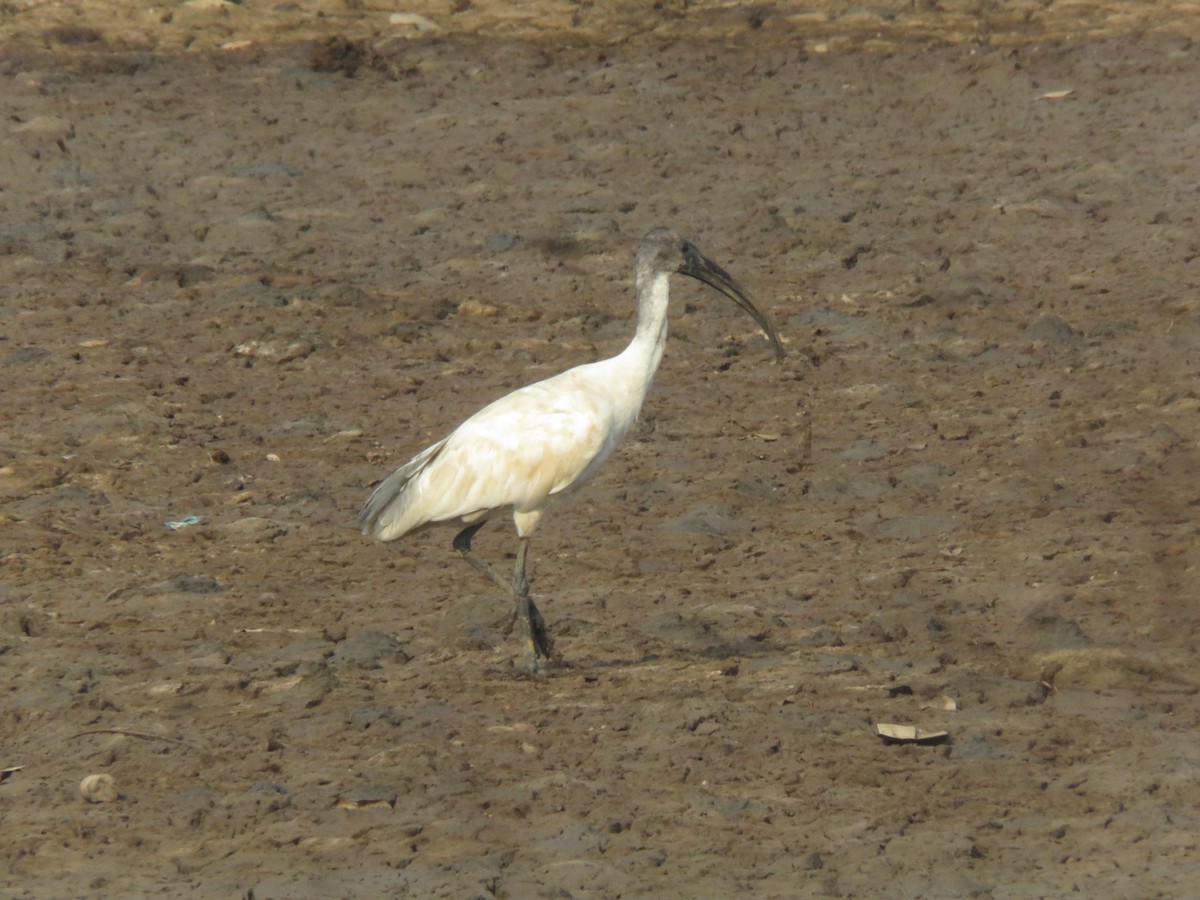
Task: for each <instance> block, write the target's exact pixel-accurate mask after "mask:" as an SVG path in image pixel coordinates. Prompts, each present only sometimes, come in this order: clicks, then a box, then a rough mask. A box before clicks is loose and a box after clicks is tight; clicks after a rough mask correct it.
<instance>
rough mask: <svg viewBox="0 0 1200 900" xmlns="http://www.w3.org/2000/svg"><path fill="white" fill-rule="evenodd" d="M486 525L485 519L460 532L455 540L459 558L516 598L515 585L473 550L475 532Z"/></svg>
mask: <svg viewBox="0 0 1200 900" xmlns="http://www.w3.org/2000/svg"><path fill="white" fill-rule="evenodd" d="M486 524H487V519H484V520H483V521H482V522H476V523H475V524H474V525H468V526H467V527H466V528H464V529H463V530H462V531H460V532H459V533H458V535H457V536H456V537H455V538H454V549H455V550H457V551H458V553H459V556H461V557H462V558H463V559H465V560H466V561H467V562H469V563H470V564H471V565H472V566H474V567H475V568H476V569H478V570H479V571H480V572H482V573H483V574H484V575H486V576H487V577H488V578H490V579H492V581H494V582H496V584H498V585H500V587H502V588H504V590H506V591H508V593H510V594H512V595H513V596H514V597H515V596H516V594H517V592H516V589H515V587H514V586H513V583H512V582H511V581H509V580H508V579H507V578H505V577H504V576H503V575H501V574H500V573H499V572H497V571H496V570H495V569H493V568H492V567H491V566H490V565H489V564H488V563H486V562H484V560H482V559H480V558H479V557H478V556H476V555H475V551H473V550H472V549H471V539H472V538H474V537H475V532H477V531H479V529H480V528H482V527H483V526H484V525H486Z"/></svg>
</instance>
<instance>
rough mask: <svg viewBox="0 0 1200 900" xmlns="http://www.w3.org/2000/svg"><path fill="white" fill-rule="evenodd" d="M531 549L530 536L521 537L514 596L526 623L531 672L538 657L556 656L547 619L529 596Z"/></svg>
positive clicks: (528, 662) (536, 665)
mask: <svg viewBox="0 0 1200 900" xmlns="http://www.w3.org/2000/svg"><path fill="white" fill-rule="evenodd" d="M528 551H529V538H527V537H523V538H521V545H520V547H518V548H517V568H516V571H515V572H514V573H513V596H514V597H516V599H517V608H516V618H518V619H520V620H521V621H522V622H523V623H524V625H525V633H526V636H527V637H528V639H529V643H528V644H527V645H526V647H525V665H526V666H527V667H528V668H529V671H530V672H535V673H536V672H537V670H538V661H537V659H538V657H539V656H541V657H543V658H544V659H551V658H553V656H554V643H553V642H552V641H551V640H550V635H549V634H548V633H547V632H546V620H545V619H543V618H542V614H541V612H540V611H539V610H538V608H537V604H535V603H534V602H533V598H532V597H531V596H529V579H528V578H527V577H526V576H525V555H526V553H527V552H528Z"/></svg>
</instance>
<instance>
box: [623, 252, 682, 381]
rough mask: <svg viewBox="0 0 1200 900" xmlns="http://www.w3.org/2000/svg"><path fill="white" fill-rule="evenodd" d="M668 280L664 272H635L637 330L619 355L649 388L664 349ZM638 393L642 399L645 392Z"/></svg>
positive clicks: (665, 342)
mask: <svg viewBox="0 0 1200 900" xmlns="http://www.w3.org/2000/svg"><path fill="white" fill-rule="evenodd" d="M669 279H670V276H669V274H668V273H666V272H645V271H639V272H638V273H637V278H636V284H637V297H638V309H637V330H636V331H635V332H634V334H633V340H632V341H630V342H629V346H628V347H626V348H625V350H624V351H623V352H622V353H621V356H622V357H623V358H624V359H626V360H628V361H629V362H628V364H629V365H630V366H631V367H632V368H634V369H635V370H636V371H638V372H639V374H640V375H641V376H642V381H643V383H645V384H646V385H649V383H650V378H651V376H652V375H653V374H654V372H655V370H656V369H657V368H658V364H659V362H660V361H661V360H662V355H663V350H664V349H665V348H666V346H667V301H668V299H669ZM642 393H643V396H644V395H645V391H644V390H643V392H642Z"/></svg>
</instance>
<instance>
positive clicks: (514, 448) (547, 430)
mask: <svg viewBox="0 0 1200 900" xmlns="http://www.w3.org/2000/svg"><path fill="white" fill-rule="evenodd" d="M573 372H574V370H572V371H568V372H564V373H562V374H561V375H558V376H556V377H554V378H551V379H547V380H546V381H542V382H538V383H537V384H532V385H529V386H528V387H525V388H521V389H520V390H518V391H514V392H513V393H511V394H509V395H507V396H505V397H502V398H500V399H499V400H497V401H496V402H495V403H492V404H491V405H489V406H486V407H484V408H483V409H481V410H480V411H479V412H477V413H476V414H475V415H473V416H472V417H471V418H469V419H467V420H466V421H465V422H463V423H462V424H461V425H460V426H459V427H458V428H457V429H455V430H454V432H453V433H452V434H450V436H449V437H447V438H446V439H444V440H443V441H440V442H439V443H437V444H434V445H433V446H432V447H429V448H428V449H427V450H425V451H423V452H422V453H420V454H418V455H417V456H415V457H413V459H411V460H410V461H409V462H407V463H405V464H404V465H403V466H401V467H400V468H399V469H397V470H396V471H395V472H393V473H392V474H391V475H389V476H388V477H387V478H386V479H385V480H384V481H383V482H382V483H381V484H380V485H379V487H377V488H376V489H375V493H374V494H372V495H371V498H370V499H369V500H368V501H367V505H366V506H365V507H364V508H363V512H362V514H361V515H360V516H359V521H360V523H362V525H363V530H364V532H366V533H369V534H372V535H374V536H375V537H377V538H379V539H380V540H385V541H386V540H392V539H394V538H398V537H401V536H402V535H404V534H407V533H408V532H410V531H412V530H413V529H415V528H419V527H420V526H421V525H424V524H426V523H428V522H443V521H447V520H452V519H464V520H466V521H476V520H478V519H479V518H481V517H483V516H485V515H487V514H488V513H489V512H492V511H495V510H500V509H506V508H512V509H515V510H517V511H518V512H524V511H532V510H538V509H540V508H542V507H543V506H544V505H545V503H546V501H547V500H548V499H549V498H550V497H551V496H553V495H555V494H559V493H562V492H563V491H566V490H569V489H570V488H573V487H576V486H577V485H578V484H580V483H581V482H582V481H583V480H584V479H585V478H586V477H587V476H589V475H590V474H591V473H592V472H593V471H594V470H595V468H596V467H597V466H598V465H599V463H600V462H602V461H603V460H604V459H605V458H606V457H607V456H608V455H609V454H610V453H611V452H612V450H613V448H614V447H615V446H616V445H617V444H618V443H619V442H620V439H621V437H622V436H623V434H618V433H615V431H616V430H619V429H614V427H613V421H612V411H611V408H610V404H609V403H608V402H607V401H606V399H605V395H604V393H603V392H602V391H595V390H590V389H589V386H588V382H587V380H586V379H581V378H580V377H578V376H577V375H573Z"/></svg>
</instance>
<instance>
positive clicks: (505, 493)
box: [358, 228, 783, 672]
mask: <svg viewBox="0 0 1200 900" xmlns="http://www.w3.org/2000/svg"><path fill="white" fill-rule="evenodd" d="M674 272H678V273H680V274H682V275H688V276H691V277H692V278H695V279H698V280H699V281H702V282H704V283H705V284H708V285H710V286H712V287H714V288H716V289H717V290H718V291H720V292H721V293H722V294H724V295H725V296H726V297H728V298H729V299H730V300H732V301H733V302H734V303H736V304H737V305H738V306H740V307H741V308H742V309H743V310H745V311H746V312H747V313H749V315H750V316H751V317H752V318H753V319H754V321H755V322H757V323H758V325H759V326H760V327H761V328H762V330H763V331H764V332H765V333H766V335H767V337H768V338H769V339H770V340H771V343H772V345H773V346H774V349H775V355H776V357H777V358H782V357H783V346H782V344H781V343H780V340H779V336H778V335H777V334H776V332H775V328H774V326H773V325H772V324H771V320H770V319H769V318H768V317H767V316H766V315H765V314H764V313H763V312H761V311H760V310H759V309H758V308H757V307H756V306H755V305H754V304H753V303H752V302H751V300H750V298H749V296H748V295H747V293H746V291H745V290H743V289H742V288H741V286H740V285H738V283H737V282H736V281H735V280H734V279H733V277H732V276H731V275H730V274H729V273H728V272H726V271H725V270H724V269H722V268H721V267H720V266H718V265H717V264H716V263H714V262H713V261H712V260H710V259H708V258H707V257H705V256H704V255H703V254H702V253H701V252H700V251H699V250H697V249H696V247H695V246H694V245H693V244H692V243H690V242H689V241H687V240H685V239H683V238H681V237H680V236H679V235H677V234H675V233H674V232H673V231H671V230H669V229H667V228H655V229H654V230H653V231H651V232H649V233H648V234H647V235H646V237H645V238H644V239H643V240H642V243H641V246H640V247H639V248H638V252H637V261H636V264H635V267H634V283H635V286H636V289H637V330H636V331H635V332H634V335H633V340H632V341H630V342H629V346H627V347H626V348H625V349H624V350H623V351H622V352H620V353H618V354H617V355H616V356H614V357H611V358H610V359H603V360H600V361H599V362H593V363H587V364H585V365H581V366H576V367H575V368H573V369H569V370H567V371H566V372H562V373H561V374H558V375H555V376H553V377H551V378H547V379H545V380H544V381H539V382H537V383H535V384H531V385H529V386H527V387H523V388H520V389H519V390H516V391H513V392H512V393H511V394H508V395H507V396H504V397H501V398H500V399H499V400H496V401H495V402H494V403H491V404H489V405H488V406H485V407H484V408H483V409H481V410H480V411H479V412H477V413H475V415H473V416H471V417H470V418H469V419H467V420H466V421H465V422H463V423H462V424H461V425H459V426H458V427H457V428H456V429H454V431H452V432H451V433H450V435H449V436H448V437H445V438H443V439H442V440H440V441H438V442H437V443H436V444H434V445H433V446H431V447H428V448H426V449H425V450H422V451H421V452H420V453H418V454H417V455H416V456H414V457H413V458H412V459H410V460H409V461H408V462H407V463H405V464H404V465H402V466H401V467H400V468H398V469H397V470H396V471H395V472H393V473H392V474H391V475H389V476H388V477H387V478H385V479H384V480H383V481H382V482H380V484H379V486H378V487H376V488H375V491H374V493H372V494H371V496H370V499H368V500H367V502H366V505H365V506H363V509H362V512H361V513H359V516H358V521H359V524H360V525H361V526H362V529H363V533H364V534H368V535H370V536H372V537H375V538H378V539H379V540H381V541H392V540H395V539H397V538H400V537H403V536H404V535H406V534H409V533H411V532H413V531H415V530H417V529H419V528H421V527H422V526H424V525H428V524H432V523H435V522H451V521H458V522H460V523H463V524H465V525H466V527H465V528H463V529H462V530H461V531H460V532H459V533H458V535H457V536H456V537H455V538H454V548H455V549H456V550H457V551H458V552H459V553H460V554H461V555H462V557H463V558H464V559H466V561H467V562H469V563H470V564H471V565H472V566H474V567H475V568H476V569H478V570H479V571H481V572H482V573H483V574H485V575H487V576H488V577H489V578H491V579H492V580H493V581H494V582H496V583H497V584H498V585H500V586H501V588H503V589H504V590H505V591H507V592H509V593H511V594H512V596H513V598H514V599H515V600H516V608H515V610H514V621H516V620H517V619H519V620H520V621H521V623H522V625H523V626H524V630H525V634H526V638H527V641H526V646H525V661H526V665H527V667H528V668H529V670H530V671H531V672H537V671H538V657H543V658H547V659H549V658H551V657H552V655H553V647H552V644H551V641H550V637H549V635H548V633H547V631H546V625H545V621H544V620H543V619H542V616H541V613H540V612H539V611H538V608H537V606H536V605H535V604H534V602H533V599H532V597H530V595H529V581H528V579H527V578H526V575H525V557H526V553H527V551H528V549H529V539H530V537H531V536H532V534H533V532H534V529H536V528H537V525H538V522H539V520H540V519H541V517H542V514H543V513H544V512H545V511H546V508H547V506H549V505H550V502H551V501H552V500H554V499H555V498H556V497H560V496H563V495H564V494H567V493H569V492H570V491H573V490H575V489H576V488H578V487H579V486H580V485H581V484H583V483H584V482H585V481H587V479H588V478H589V477H591V476H592V475H593V474H594V473H595V471H596V470H597V469H598V468H599V467H600V465H601V463H603V462H604V460H606V459H607V458H608V457H609V455H610V454H611V453H612V452H613V450H615V449H616V447H617V446H618V445H619V444H620V443H621V441H622V440H623V439H624V437H625V434H626V433H627V432H628V431H629V428H630V426H632V425H633V423H634V422H635V421H636V420H637V417H638V413H639V411H640V410H641V408H642V401H643V400H644V399H645V396H646V391H647V389H648V388H649V387H650V380H651V379H652V378H653V377H654V371H655V369H657V368H658V363H659V360H661V359H662V354H663V348H664V347H665V345H666V341H667V300H668V279H669V278H670V276H671V274H672V273H674ZM505 512H511V514H512V517H513V520H514V522H515V523H516V526H517V535H518V539H519V544H518V549H517V563H516V571H515V573H514V575H513V578H512V579H511V580H510V579H508V578H506V577H505V576H504V575H502V574H500V573H499V572H497V571H496V570H495V569H494V568H492V566H491V565H489V564H488V563H487V562H485V561H484V560H483V559H481V558H480V557H479V556H477V555H476V554H475V553H474V552H473V551H472V550H471V540H472V538H473V537H474V536H475V533H476V532H477V531H478V530H479V529H480V528H482V527H483V526H484V524H486V522H487V521H488V519H490V518H492V517H493V516H495V515H497V514H501V513H505Z"/></svg>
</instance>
